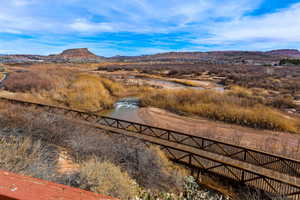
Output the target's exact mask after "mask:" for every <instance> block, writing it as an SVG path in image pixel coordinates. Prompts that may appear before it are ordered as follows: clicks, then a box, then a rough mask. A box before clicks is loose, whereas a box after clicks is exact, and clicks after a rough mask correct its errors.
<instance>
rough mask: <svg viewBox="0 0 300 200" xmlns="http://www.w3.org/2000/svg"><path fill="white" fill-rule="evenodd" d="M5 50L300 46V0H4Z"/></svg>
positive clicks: (130, 51) (1, 40)
mask: <svg viewBox="0 0 300 200" xmlns="http://www.w3.org/2000/svg"><path fill="white" fill-rule="evenodd" d="M0 5H1V6H0V54H40V55H48V54H52V53H59V52H61V51H63V50H64V49H69V48H89V49H90V50H91V51H92V52H94V53H96V54H97V55H101V56H115V55H146V54H154V53H162V52H168V51H215V50H260V51H267V50H272V49H283V48H284V49H286V48H289V49H300V0H0Z"/></svg>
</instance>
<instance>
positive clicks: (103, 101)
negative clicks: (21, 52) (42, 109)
mask: <svg viewBox="0 0 300 200" xmlns="http://www.w3.org/2000/svg"><path fill="white" fill-rule="evenodd" d="M28 70H29V71H27V72H19V73H12V74H11V75H10V77H9V79H7V80H6V81H5V82H4V86H5V89H6V90H9V91H11V92H14V95H15V96H18V97H20V98H22V99H27V100H30V101H33V102H42V103H51V104H55V105H63V106H68V107H71V108H75V109H80V110H85V111H92V112H95V111H100V110H106V109H110V108H112V106H113V103H114V102H115V101H116V100H117V97H119V96H122V94H123V93H124V92H126V89H125V88H124V87H123V86H122V85H120V84H119V83H116V82H114V81H111V80H109V79H106V78H102V77H99V76H97V75H94V74H87V73H83V72H81V71H79V70H78V69H77V68H66V67H65V66H63V67H59V66H56V65H41V66H39V65H37V66H36V65H35V66H33V67H30V68H28Z"/></svg>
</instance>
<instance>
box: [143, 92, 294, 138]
mask: <svg viewBox="0 0 300 200" xmlns="http://www.w3.org/2000/svg"><path fill="white" fill-rule="evenodd" d="M239 93H240V94H239V96H240V97H238V96H233V95H229V94H223V93H219V92H214V91H194V90H182V91H170V90H161V91H158V92H155V93H151V94H144V96H143V97H142V104H143V105H144V106H155V107H159V108H163V109H167V110H170V111H172V112H177V113H180V114H189V115H191V114H192V115H198V116H202V117H207V118H209V119H212V120H219V121H224V122H228V123H234V124H239V125H243V126H248V127H253V128H262V129H270V130H278V131H288V132H292V133H298V132H299V122H297V121H296V120H293V119H288V118H286V117H285V116H284V115H283V114H281V113H280V112H279V111H277V110H275V109H272V108H269V107H267V106H264V105H262V104H259V103H258V102H257V100H253V99H249V98H245V97H242V96H244V95H248V94H247V93H245V92H242V93H241V92H239Z"/></svg>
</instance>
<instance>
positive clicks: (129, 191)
mask: <svg viewBox="0 0 300 200" xmlns="http://www.w3.org/2000/svg"><path fill="white" fill-rule="evenodd" d="M79 169H80V170H79V171H80V178H81V179H82V180H85V181H86V184H82V185H81V186H80V187H83V189H85V188H86V187H88V188H89V189H90V190H91V191H92V192H96V193H100V194H105V195H109V196H113V197H116V198H120V199H133V198H134V197H136V196H137V195H138V192H139V187H138V185H137V184H136V183H135V181H134V180H132V179H131V178H130V177H129V175H128V174H127V173H126V172H122V171H121V169H120V168H119V167H117V166H115V165H114V164H112V163H110V162H100V161H98V160H97V158H92V159H90V160H88V161H87V162H83V163H81V164H80V167H79Z"/></svg>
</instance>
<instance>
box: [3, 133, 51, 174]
mask: <svg viewBox="0 0 300 200" xmlns="http://www.w3.org/2000/svg"><path fill="white" fill-rule="evenodd" d="M0 145H1V148H0V161H1V162H0V168H1V169H2V170H6V171H10V172H13V173H19V174H23V175H27V176H33V177H36V178H42V179H46V180H53V179H55V177H56V175H55V173H56V153H55V152H54V148H53V147H50V146H45V145H43V144H42V143H41V142H40V141H35V142H34V141H33V140H32V139H31V138H30V137H13V136H7V137H1V138H0Z"/></svg>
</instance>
